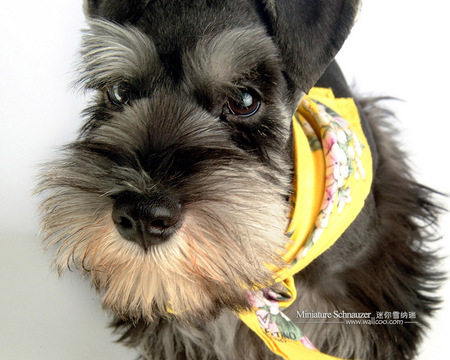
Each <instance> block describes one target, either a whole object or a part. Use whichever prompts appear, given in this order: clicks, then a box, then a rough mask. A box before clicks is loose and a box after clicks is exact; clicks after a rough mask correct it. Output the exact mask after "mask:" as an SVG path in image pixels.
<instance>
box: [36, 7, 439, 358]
mask: <svg viewBox="0 0 450 360" xmlns="http://www.w3.org/2000/svg"><path fill="white" fill-rule="evenodd" d="M358 6H359V2H358V1H356V0H340V1H335V0H333V1H326V0H314V1H313V0H297V1H293V0H289V1H287V0H286V1H270V0H267V1H257V0H249V1H244V0H215V1H214V0H197V1H194V0H191V1H185V0H183V1H181V0H180V1H163V0H153V1H138V0H133V1H131V0H130V1H125V0H121V1H119V0H115V1H107V0H105V1H102V0H89V1H85V5H84V8H85V12H86V15H87V17H88V26H89V28H88V29H87V30H85V32H84V37H83V44H82V48H81V64H80V69H79V70H80V78H79V81H78V84H79V85H80V86H82V87H83V88H85V89H86V90H89V91H92V92H94V96H93V101H92V103H91V105H90V106H89V107H88V108H87V109H86V110H85V112H84V116H85V122H84V124H83V127H82V129H81V131H80V135H79V137H78V139H76V140H75V141H74V142H72V143H71V144H69V145H67V147H66V148H65V149H64V150H63V151H62V153H61V156H60V158H59V159H57V160H56V161H54V162H52V163H49V164H47V165H46V166H45V168H44V170H43V172H42V175H41V181H40V185H39V186H38V189H37V192H38V193H41V194H43V196H44V197H45V199H44V201H43V202H42V206H41V211H42V213H43V220H42V235H43V237H44V243H45V247H46V249H49V248H54V249H56V253H55V266H56V268H57V270H58V271H59V272H62V271H63V270H64V269H65V268H76V269H78V270H80V271H81V272H82V273H84V274H85V275H86V276H88V277H89V278H90V279H91V281H92V284H93V286H94V287H95V288H96V290H97V291H98V292H99V293H100V294H101V296H102V299H103V305H104V307H105V308H106V309H107V310H109V311H110V312H111V313H112V314H113V315H114V316H115V321H114V327H115V331H116V332H117V333H118V334H120V341H122V342H124V343H125V344H127V345H130V346H133V347H137V348H139V350H140V353H141V354H142V355H141V356H142V358H143V359H155V360H156V359H170V360H172V359H190V360H191V359H192V360H193V359H217V360H219V359H221V360H228V359H229V360H231V359H233V360H234V359H258V360H264V359H276V358H277V357H276V356H275V355H274V354H272V353H271V352H270V351H269V350H268V349H267V347H266V346H265V345H264V344H263V343H262V342H261V340H260V339H259V338H258V337H257V336H256V335H255V334H254V333H252V332H251V331H250V330H249V329H248V328H247V327H246V326H244V325H243V324H242V323H241V322H240V320H239V319H238V317H236V315H235V314H234V313H233V312H236V311H242V310H244V309H248V308H249V307H250V305H249V303H248V292H249V291H253V290H254V289H256V288H260V287H266V286H267V287H270V286H276V285H275V284H273V280H272V279H273V275H274V274H273V273H272V270H270V269H269V267H268V266H266V265H267V264H275V265H277V266H280V267H281V266H284V264H283V263H282V259H281V254H282V252H283V249H285V247H286V246H287V245H289V240H288V238H287V237H286V236H285V230H286V227H287V224H288V214H289V212H290V210H291V209H290V202H289V197H290V194H291V188H292V173H293V159H292V144H291V142H292V139H291V117H292V114H293V112H294V110H295V109H296V108H297V105H298V102H299V100H300V98H301V96H302V95H303V94H304V92H306V91H308V89H309V88H310V87H311V86H312V85H313V84H314V83H316V82H317V85H318V86H323V87H331V88H333V90H334V92H335V94H336V96H338V97H351V96H352V94H351V92H350V90H349V89H348V87H347V85H346V83H345V80H344V78H343V76H342V74H341V73H340V70H339V68H338V67H337V65H336V63H334V62H332V63H331V65H329V64H330V62H331V61H332V59H333V57H334V55H335V53H336V52H337V51H338V49H339V48H340V46H341V45H342V43H343V42H344V40H345V38H346V36H347V35H348V33H349V31H350V28H351V26H352V24H353V20H354V18H355V16H356V12H357V8H358ZM328 65H329V66H328ZM321 74H323V75H322V76H321ZM320 76H321V77H320ZM319 78H320V79H319ZM244 98H245V99H246V101H248V100H249V99H250V101H251V102H252V105H248V106H247V105H246V107H242V108H241V110H243V111H244V113H243V114H241V113H239V106H241V102H243V100H242V99H244ZM359 106H360V110H361V117H362V126H363V130H364V132H365V135H366V137H367V139H368V142H369V145H370V147H371V150H372V154H373V160H374V183H373V187H372V191H371V194H370V195H369V197H368V199H367V201H366V204H365V207H364V209H363V211H362V212H361V213H360V214H359V216H358V217H357V219H356V220H355V221H354V223H353V224H352V225H351V226H350V227H349V228H348V229H347V231H346V232H345V233H344V234H343V235H342V237H341V238H340V239H339V240H338V241H337V243H336V244H335V245H334V246H333V247H332V248H331V249H329V250H328V251H327V252H325V253H324V254H323V255H322V256H320V257H319V258H318V259H316V260H315V261H314V262H313V263H312V264H311V265H309V266H308V267H307V268H306V269H305V270H304V271H302V272H301V273H300V274H297V276H296V278H295V281H296V284H297V289H298V293H299V296H298V298H297V300H296V302H295V303H294V304H293V305H292V306H291V307H290V308H289V309H288V310H287V311H286V313H287V314H288V315H289V316H290V317H291V318H293V319H295V318H296V311H297V310H304V311H308V312H318V311H320V312H327V311H334V310H338V311H346V312H370V313H372V314H373V315H374V316H375V313H376V312H377V311H408V312H415V313H416V316H417V322H415V323H411V324H404V325H398V326H392V325H377V326H368V325H343V324H339V325H330V324H324V323H308V324H303V325H304V326H302V329H303V330H304V331H305V333H307V334H308V337H309V338H310V339H311V340H312V342H313V343H314V344H315V345H316V346H317V347H318V348H319V349H320V350H321V351H323V352H326V353H328V354H331V355H334V356H339V357H343V358H359V359H380V360H381V359H383V360H387V359H395V360H398V359H411V358H412V357H413V356H414V354H415V352H416V350H417V346H418V344H419V342H420V339H421V337H422V333H423V330H424V328H425V327H426V324H427V317H428V316H429V315H430V314H431V313H432V311H433V309H434V308H435V306H436V304H437V300H436V299H435V298H433V297H432V296H431V295H430V292H431V291H432V290H433V289H434V287H435V286H437V283H438V281H439V274H438V273H435V272H434V271H433V266H434V265H435V262H436V258H435V257H434V256H433V254H432V253H431V252H429V251H428V248H427V239H428V238H430V231H429V230H428V227H425V226H424V225H426V224H434V222H435V220H436V213H437V211H436V207H435V206H434V205H433V204H432V202H431V200H430V196H431V191H430V190H429V189H427V188H426V187H423V186H421V185H419V184H417V183H416V182H415V181H414V179H413V178H412V177H411V176H410V175H409V173H410V172H409V169H408V168H407V167H406V165H405V160H404V155H403V153H402V152H401V151H400V150H399V149H398V147H397V146H396V145H395V142H393V141H392V132H391V131H390V130H389V131H388V130H387V129H388V127H387V125H386V123H387V119H386V117H385V116H384V114H383V111H382V110H380V109H379V108H378V107H377V106H376V104H375V101H371V100H361V101H360V102H359ZM236 107H237V108H238V111H237V112H236V111H235V110H233V109H236ZM248 109H250V110H251V111H249V110H248ZM246 111H247V112H246Z"/></svg>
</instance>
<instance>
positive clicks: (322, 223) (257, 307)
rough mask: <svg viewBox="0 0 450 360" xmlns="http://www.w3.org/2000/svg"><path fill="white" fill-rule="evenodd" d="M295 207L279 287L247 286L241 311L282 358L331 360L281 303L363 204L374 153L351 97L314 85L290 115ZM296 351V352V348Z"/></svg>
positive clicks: (288, 302) (292, 295)
mask: <svg viewBox="0 0 450 360" xmlns="http://www.w3.org/2000/svg"><path fill="white" fill-rule="evenodd" d="M293 132H294V134H293V137H294V152H295V154H294V158H295V177H294V195H293V197H292V202H293V210H292V214H291V223H290V226H289V229H288V231H287V235H288V236H289V237H290V238H291V240H292V242H291V243H290V244H289V248H288V249H287V251H286V253H285V254H284V260H285V261H286V263H287V264H289V265H288V266H287V267H285V268H283V269H276V270H275V271H276V274H277V275H276V282H277V283H278V284H279V286H278V287H277V289H281V290H280V291H274V290H273V289H267V288H266V289H263V290H260V291H258V292H257V293H256V294H255V293H251V294H250V293H249V299H250V302H251V303H252V305H253V307H254V310H253V311H252V312H249V313H245V314H239V315H240V317H241V319H242V320H243V321H244V322H245V323H246V324H247V325H248V326H249V327H250V328H251V329H252V330H253V331H254V332H256V333H257V334H258V335H259V336H260V337H261V338H262V339H263V340H264V342H265V343H266V344H267V346H268V347H269V348H270V349H271V350H272V351H273V352H274V353H276V354H278V355H280V356H282V357H283V358H284V359H297V358H299V356H300V355H301V356H304V357H302V359H303V358H304V359H331V358H332V357H329V356H328V355H324V354H321V353H320V352H318V351H317V350H316V349H315V348H314V346H313V345H312V344H311V343H310V342H309V340H308V339H307V337H306V336H305V335H303V333H302V331H301V330H300V329H299V328H298V327H297V326H296V325H295V324H294V323H293V322H292V321H290V320H289V319H288V318H287V317H286V316H284V314H282V313H281V312H280V309H283V308H286V307H288V306H289V305H291V304H292V302H293V301H294V300H295V298H296V289H295V284H294V280H293V276H294V275H295V274H296V273H298V272H299V271H301V270H302V269H303V268H305V267H306V266H307V265H308V264H310V263H311V262H312V261H313V260H314V259H315V258H317V257H318V256H320V255H321V254H322V253H323V252H324V251H326V250H327V249H328V248H330V247H331V246H332V245H333V244H334V243H335V242H336V240H337V239H338V238H339V237H340V236H341V235H342V233H343V232H344V231H345V230H346V229H347V228H348V227H349V226H350V224H351V223H352V222H353V221H354V220H355V218H356V217H357V215H358V214H359V213H360V211H361V210H362V208H363V206H364V203H365V199H366V197H367V195H368V194H369V192H370V188H371V184H372V157H371V152H370V147H369V145H368V143H367V140H366V138H365V135H364V133H363V130H362V128H361V123H360V118H359V115H358V110H357V108H356V105H355V103H354V102H353V100H352V99H335V98H334V95H333V93H332V91H331V90H329V89H319V88H314V89H312V91H311V92H310V93H309V95H307V96H304V97H303V99H302V100H301V102H300V106H299V108H298V110H297V112H296V114H295V115H294V117H293ZM294 354H295V355H294Z"/></svg>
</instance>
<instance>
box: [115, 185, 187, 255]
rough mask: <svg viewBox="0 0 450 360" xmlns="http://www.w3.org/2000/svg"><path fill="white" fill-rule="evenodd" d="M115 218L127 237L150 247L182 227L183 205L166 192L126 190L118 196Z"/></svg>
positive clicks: (123, 235)
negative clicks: (145, 193)
mask: <svg viewBox="0 0 450 360" xmlns="http://www.w3.org/2000/svg"><path fill="white" fill-rule="evenodd" d="M112 219H113V221H114V224H115V225H116V228H117V230H118V231H119V233H120V235H122V237H123V238H124V239H127V240H130V241H134V242H136V243H138V244H140V245H142V246H143V247H144V248H147V247H148V246H150V245H155V244H159V243H161V242H163V241H164V240H166V239H168V238H169V237H170V235H172V234H173V233H174V232H175V231H176V230H177V229H178V228H179V226H180V223H181V205H180V203H179V202H178V201H176V200H175V199H173V198H171V197H169V196H165V195H154V196H146V195H142V194H139V193H136V192H131V191H124V192H121V193H120V194H119V195H117V197H115V202H114V207H113V212H112Z"/></svg>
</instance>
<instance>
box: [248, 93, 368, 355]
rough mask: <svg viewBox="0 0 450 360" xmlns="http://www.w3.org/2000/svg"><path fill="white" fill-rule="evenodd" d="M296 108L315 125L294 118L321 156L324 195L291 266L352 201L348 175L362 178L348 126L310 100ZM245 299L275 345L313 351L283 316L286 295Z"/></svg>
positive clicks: (262, 293)
mask: <svg viewBox="0 0 450 360" xmlns="http://www.w3.org/2000/svg"><path fill="white" fill-rule="evenodd" d="M300 107H301V108H302V109H303V110H304V111H305V112H307V113H308V114H309V115H311V117H312V119H313V120H314V122H315V124H313V125H312V124H310V123H309V122H308V121H307V120H305V119H302V120H301V119H299V118H298V117H297V116H295V119H296V121H298V122H299V123H300V125H301V127H302V129H303V132H304V133H305V135H306V137H307V139H308V143H309V146H310V148H311V151H313V152H314V151H322V152H323V156H324V161H325V192H324V197H323V199H322V203H321V208H320V211H319V214H318V216H317V219H316V221H315V224H314V226H313V229H312V231H311V233H310V235H309V236H308V238H307V239H306V241H305V243H304V245H303V248H302V250H301V251H299V254H298V255H297V257H296V258H294V259H293V261H292V263H291V266H294V265H295V264H296V263H297V262H298V261H299V260H300V259H301V258H303V257H304V256H305V255H306V253H307V252H308V251H309V250H310V249H311V247H312V246H313V245H314V244H315V243H316V242H317V240H318V239H319V237H320V236H321V234H322V232H323V230H324V229H325V228H326V227H327V225H328V222H329V219H330V215H331V213H332V211H333V210H335V209H336V211H337V213H338V214H340V213H341V212H342V211H343V209H344V208H345V205H346V204H349V203H350V202H351V201H352V197H351V188H350V186H349V185H348V184H347V179H349V177H350V176H352V175H353V177H354V178H355V179H364V178H365V177H366V174H365V171H364V168H363V166H362V162H361V156H362V151H363V145H362V144H361V142H360V141H359V140H358V138H357V136H356V134H355V133H354V132H353V131H351V130H350V128H349V125H348V123H347V122H346V121H345V120H344V119H343V118H342V117H341V116H340V115H339V114H337V113H336V112H334V111H333V110H332V109H330V108H328V107H327V106H325V105H324V104H322V103H320V102H317V101H315V100H313V99H311V98H310V97H307V96H305V97H304V98H303V99H302V101H301V103H300ZM293 233H294V231H291V232H290V233H288V234H286V235H287V236H289V237H291V235H292V234H293ZM248 298H249V301H250V303H251V305H252V306H253V307H254V309H255V313H256V316H257V319H258V322H259V326H260V327H261V329H263V330H264V332H265V333H266V334H270V335H271V336H272V337H273V338H275V339H276V340H279V341H288V340H293V341H299V342H300V343H301V344H302V345H303V346H304V347H305V348H306V349H309V350H315V351H317V349H316V348H315V347H314V345H313V344H312V343H311V342H310V341H309V339H308V338H307V337H306V336H305V335H304V334H303V333H302V331H301V329H300V328H299V327H298V326H297V325H296V324H295V323H293V322H292V321H291V320H290V319H289V318H288V317H287V316H286V315H285V314H284V313H283V307H281V306H280V302H285V301H289V300H291V296H290V295H289V293H288V292H286V293H285V292H283V291H281V292H276V291H274V290H271V289H268V288H264V289H261V290H257V291H256V292H248Z"/></svg>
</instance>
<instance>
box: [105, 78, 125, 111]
mask: <svg viewBox="0 0 450 360" xmlns="http://www.w3.org/2000/svg"><path fill="white" fill-rule="evenodd" d="M106 93H107V94H108V99H109V101H111V103H113V104H114V105H117V106H122V105H125V104H127V103H128V102H129V101H130V93H129V89H128V88H127V87H126V86H124V85H121V84H118V83H117V84H114V85H112V86H108V87H107V89H106Z"/></svg>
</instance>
